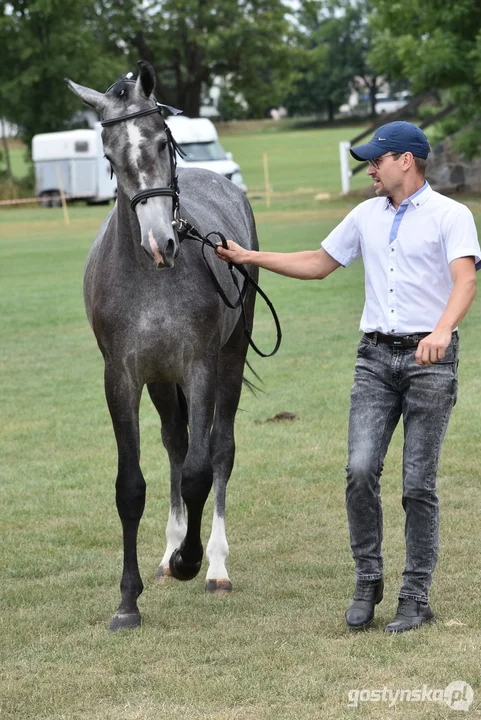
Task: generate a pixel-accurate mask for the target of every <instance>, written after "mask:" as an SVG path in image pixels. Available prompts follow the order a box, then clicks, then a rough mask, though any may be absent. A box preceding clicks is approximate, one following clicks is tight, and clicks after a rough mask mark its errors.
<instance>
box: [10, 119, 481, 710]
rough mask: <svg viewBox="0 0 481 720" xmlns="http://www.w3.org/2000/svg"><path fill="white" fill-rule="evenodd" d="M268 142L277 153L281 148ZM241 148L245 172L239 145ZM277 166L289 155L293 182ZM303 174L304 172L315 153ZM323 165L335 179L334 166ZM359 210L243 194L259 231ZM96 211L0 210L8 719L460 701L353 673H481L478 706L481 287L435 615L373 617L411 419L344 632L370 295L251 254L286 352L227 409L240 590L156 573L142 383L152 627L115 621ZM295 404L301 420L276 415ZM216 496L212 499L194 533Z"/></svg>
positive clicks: (263, 327) (342, 276) (158, 536)
mask: <svg viewBox="0 0 481 720" xmlns="http://www.w3.org/2000/svg"><path fill="white" fill-rule="evenodd" d="M309 132H310V131H309ZM277 137H278V138H279V137H280V138H281V140H282V134H278V135H277ZM238 139H239V138H236V141H237V140H238ZM315 142H316V143H317V139H315ZM320 144H321V143H320ZM226 145H227V143H226ZM261 145H262V143H261V141H260V140H259V146H258V147H259V152H262V149H261ZM228 149H230V148H228ZM250 150H251V148H250V146H249V152H250ZM234 152H235V155H237V150H234ZM306 152H307V153H308V150H306ZM331 154H333V153H331ZM240 155H241V147H239V156H240ZM272 156H273V157H274V156H275V157H278V158H280V159H281V158H282V153H281V152H280V150H279V149H278V148H277V146H276V147H274V146H273V152H272ZM255 157H257V151H256V152H254V151H252V158H253V160H252V162H253V163H254V158H255ZM240 161H241V162H242V163H243V165H244V166H245V167H246V168H249V160H248V157H247V152H246V155H245V158H242V160H240ZM279 162H281V160H280V161H279ZM332 163H333V165H334V161H333V160H332ZM248 172H250V170H249V171H248ZM287 172H288V170H287V168H285V167H284V168H283V170H282V172H281V173H280V178H281V179H282V181H283V182H285V183H286V185H287V182H288V180H287ZM309 172H310V173H311V175H310V177H311V178H312V177H313V175H314V173H315V165H314V163H313V167H312V168H311V170H310V171H309ZM319 176H320V178H321V179H320V181H319V187H320V188H322V187H323V186H324V187H326V188H327V186H328V183H329V182H331V178H326V177H325V176H324V174H323V173H321V172H320V173H319ZM253 177H254V176H253ZM252 182H254V180H252ZM306 182H307V181H306ZM309 182H311V181H309ZM306 186H307V185H306ZM351 206H352V205H351V204H350V202H349V201H347V200H340V199H336V200H331V201H326V202H324V203H323V204H319V203H317V202H316V201H314V200H313V198H312V196H301V197H299V198H297V199H296V201H295V202H291V201H289V202H288V203H286V204H283V203H282V202H281V200H280V199H279V200H276V201H275V203H274V205H273V207H272V208H271V209H270V210H266V208H265V207H264V204H263V203H262V201H260V200H259V201H254V208H255V210H256V216H257V225H258V232H259V237H260V241H261V244H262V246H263V248H265V249H277V250H286V251H288V250H297V249H305V248H315V247H318V245H319V242H320V240H321V239H322V238H323V237H324V236H325V235H326V234H327V233H328V232H329V230H330V229H331V228H332V227H333V226H334V225H335V224H336V223H337V222H339V220H340V219H341V218H342V217H343V216H344V215H345V213H346V212H347V211H348V210H349V208H350V207H351ZM470 207H471V208H472V209H473V212H475V215H476V218H477V221H478V224H479V225H481V204H480V203H479V201H477V200H476V199H473V200H471V201H470ZM105 212H106V209H105V208H86V207H81V206H78V207H74V208H72V209H71V221H72V222H71V225H70V226H69V227H66V226H64V224H63V220H62V214H61V211H60V210H56V209H48V210H40V209H38V210H8V211H0V338H1V344H0V397H1V402H2V413H1V416H0V434H1V451H2V463H1V465H0V476H1V482H0V506H1V508H2V523H1V531H2V554H1V576H0V577H1V584H0V588H1V590H0V595H1V607H2V612H1V615H0V628H1V633H0V653H1V654H0V681H1V682H0V720H4V719H8V720H118V719H122V720H123V719H125V720H158V719H159V718H162V719H165V720H170V719H172V720H176V719H177V718H185V719H189V720H201V719H202V720H234V719H235V720H237V719H240V720H277V719H279V720H297V719H298V718H307V719H309V720H311V719H312V720H317V719H318V718H319V719H324V718H326V719H328V720H331V719H332V720H338V719H344V718H346V719H348V718H358V717H359V718H388V719H389V718H398V717H402V718H418V717H428V718H451V717H456V716H457V713H456V712H455V711H453V710H451V709H450V708H449V707H448V706H447V705H446V704H443V703H436V702H423V703H420V702H417V703H414V702H412V703H406V702H399V703H398V704H397V705H395V706H393V707H391V708H389V707H388V703H386V702H361V703H360V704H359V707H357V708H350V707H349V706H348V700H349V697H348V693H349V691H350V690H355V689H383V688H387V689H390V690H396V689H415V688H422V687H423V685H427V686H429V688H436V689H438V688H444V687H446V686H447V685H448V684H449V683H451V682H452V681H455V680H463V681H465V682H467V683H469V684H470V685H471V686H472V688H473V690H474V702H473V705H472V707H471V710H470V712H469V715H470V716H472V717H481V680H480V677H481V659H480V652H479V650H480V642H481V608H480V601H479V588H480V585H481V572H480V563H479V562H478V559H477V558H478V554H479V552H478V551H479V508H480V507H481V483H480V470H479V427H480V421H481V408H480V403H479V397H480V392H481V380H480V373H479V327H480V321H481V299H480V297H478V298H477V300H476V301H475V305H474V307H473V309H472V311H471V313H470V315H469V316H468V318H467V319H466V320H465V322H464V323H463V326H462V333H461V364H460V392H459V400H458V404H457V406H456V409H455V412H454V414H453V418H452V421H451V425H450V428H449V432H448V436H447V439H446V442H445V446H444V453H443V459H442V464H441V468H440V473H439V488H440V495H441V504H442V530H441V537H442V540H441V556H440V562H439V566H438V569H437V571H436V575H435V582H434V586H433V592H432V603H433V606H434V608H435V610H436V612H437V614H438V616H439V622H438V624H437V625H436V626H434V627H432V628H425V629H422V630H420V631H419V632H417V633H411V634H408V635H406V636H399V637H387V636H385V635H384V634H383V632H382V628H383V626H384V624H385V623H386V622H388V621H389V620H391V619H392V616H393V613H394V611H395V607H396V595H397V590H398V587H399V583H400V573H401V570H402V567H403V556H404V545H403V511H402V507H401V503H400V488H401V453H402V434H401V431H400V430H399V429H398V431H397V432H396V434H395V438H394V440H393V444H392V446H391V449H390V452H389V454H388V458H387V462H386V467H385V471H384V475H383V481H382V485H383V503H384V513H385V542H384V552H385V564H386V591H385V599H384V601H383V603H382V604H381V605H380V606H379V608H378V611H377V617H376V621H375V624H374V626H373V629H372V630H370V631H369V632H366V633H363V634H358V635H356V634H350V633H348V632H347V630H346V629H345V625H344V610H345V607H346V604H347V602H348V600H349V598H350V596H351V593H352V589H353V565H352V561H351V557H350V551H349V546H348V535H347V527H346V520H345V511H344V483H345V479H344V464H345V459H346V457H345V456H346V431H347V412H348V402H349V389H350V386H351V382H352V367H353V362H354V356H355V348H356V343H357V341H358V338H359V333H358V324H359V316H360V311H361V306H362V297H363V287H362V285H363V273H362V266H361V265H360V264H359V263H358V264H355V265H354V266H352V267H350V268H348V269H346V270H339V271H338V272H336V273H334V275H333V276H331V277H330V278H328V279H327V280H326V281H325V282H323V283H322V284H321V283H303V282H300V281H294V280H289V279H286V278H281V277H278V276H274V275H270V274H268V273H262V274H261V285H262V287H263V288H264V289H265V291H266V292H267V293H268V294H269V296H270V297H271V299H272V301H273V302H274V304H275V306H276V309H277V310H278V313H279V316H280V319H281V322H282V328H283V334H284V340H283V344H282V347H281V350H280V352H279V354H278V355H277V356H276V357H275V358H272V359H269V360H260V359H258V358H257V357H256V356H251V361H252V363H253V365H254V367H255V369H256V370H257V372H259V373H260V375H261V376H262V377H263V380H264V386H263V387H264V392H263V393H262V394H261V395H259V396H258V397H257V398H255V397H253V396H252V395H251V394H249V393H248V392H245V393H244V394H243V396H242V399H241V408H240V411H239V413H238V416H237V422H236V436H237V446H238V451H237V458H236V466H235V469H234V473H233V476H232V479H231V483H230V485H229V490H228V516H227V527H228V538H229V542H230V551H231V555H230V559H229V563H228V567H229V571H230V574H231V578H232V580H233V584H234V590H233V593H232V595H231V596H230V597H224V598H217V597H210V596H206V595H205V594H204V591H203V575H202V572H201V575H200V576H199V577H198V578H197V579H195V580H194V581H192V582H191V583H184V584H181V583H175V582H171V583H168V584H166V585H162V586H161V585H159V584H157V583H156V582H155V580H154V573H155V570H156V567H157V564H158V562H159V560H160V557H161V555H162V553H163V549H164V541H163V532H164V526H165V521H166V518H167V512H168V485H167V476H168V473H167V461H166V457H165V452H164V451H163V449H162V447H161V443H160V440H159V437H158V435H159V432H158V420H157V416H156V413H155V411H154V410H153V408H152V407H151V406H150V404H149V402H148V401H147V398H146V397H144V399H143V405H142V421H141V432H142V451H143V455H142V467H143V471H144V474H145V477H146V480H147V484H148V491H147V506H146V511H145V514H144V518H143V520H142V524H141V531H140V538H139V557H140V568H141V573H142V576H143V580H144V584H145V590H144V593H143V595H142V596H141V598H140V601H139V606H140V609H141V612H142V615H143V621H144V624H143V628H142V630H140V631H138V632H132V633H119V634H115V635H112V634H109V633H108V629H107V628H108V623H109V620H110V615H111V613H112V612H113V610H114V609H115V607H116V606H117V604H118V599H119V591H118V584H119V580H120V569H121V533H120V523H119V521H118V517H117V513H116V509H115V501H114V487H113V484H114V480H115V472H116V452H115V445H114V439H113V433H112V430H111V425H110V419H109V416H108V412H107V409H106V405H105V401H104V397H103V388H102V360H101V356H100V353H99V352H98V349H97V347H96V344H95V341H94V338H93V336H92V334H91V331H90V329H89V327H88V324H87V321H86V319H85V316H84V310H83V301H82V290H81V286H82V269H83V264H84V260H85V257H86V254H87V252H88V248H89V246H90V244H91V241H92V239H93V237H94V236H95V233H96V231H97V228H98V226H99V224H100V222H101V219H102V217H103V216H104V214H105ZM255 339H256V342H257V343H258V344H260V345H261V346H262V347H269V346H270V345H271V344H272V343H273V341H274V333H273V328H272V322H271V320H270V316H269V314H268V312H267V310H266V309H265V307H264V306H263V304H262V303H259V305H258V312H257V318H256V326H255ZM285 410H287V411H291V412H295V413H297V415H298V419H297V420H296V421H294V422H289V423H274V422H263V421H265V420H266V419H267V418H270V417H272V416H273V415H275V414H276V413H278V412H280V411H285ZM258 420H260V421H261V423H257V422H256V421H258ZM211 512H212V504H211V502H209V505H208V508H207V510H206V522H205V524H204V530H203V536H204V539H205V540H207V537H208V532H209V520H210V515H211ZM204 569H205V568H204Z"/></svg>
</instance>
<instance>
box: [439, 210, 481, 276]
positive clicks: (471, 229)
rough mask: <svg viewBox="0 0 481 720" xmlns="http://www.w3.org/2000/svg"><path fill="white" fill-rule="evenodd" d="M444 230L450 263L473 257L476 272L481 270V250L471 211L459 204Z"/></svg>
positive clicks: (449, 217) (447, 219)
mask: <svg viewBox="0 0 481 720" xmlns="http://www.w3.org/2000/svg"><path fill="white" fill-rule="evenodd" d="M443 230H444V232H443V236H444V242H445V245H446V255H447V259H448V262H449V263H452V261H453V260H457V259H458V258H461V257H470V256H472V257H474V262H475V263H476V270H481V249H480V247H479V240H478V232H477V230H476V225H475V223H474V218H473V214H472V212H471V210H470V209H469V208H467V207H466V205H462V204H461V203H457V207H456V211H455V212H453V211H452V210H451V212H450V213H449V215H448V216H447V217H446V219H445V223H444V228H443Z"/></svg>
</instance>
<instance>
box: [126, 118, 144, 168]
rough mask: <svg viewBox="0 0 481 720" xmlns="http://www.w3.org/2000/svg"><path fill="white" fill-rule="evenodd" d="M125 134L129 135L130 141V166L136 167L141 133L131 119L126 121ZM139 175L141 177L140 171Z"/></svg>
mask: <svg viewBox="0 0 481 720" xmlns="http://www.w3.org/2000/svg"><path fill="white" fill-rule="evenodd" d="M127 134H128V136H129V143H130V162H131V163H132V166H133V167H135V168H136V167H138V161H139V158H140V141H141V140H142V133H141V131H140V128H138V127H137V125H135V123H134V121H133V120H128V121H127ZM139 175H140V177H141V176H142V172H140V173H139ZM141 182H142V177H141Z"/></svg>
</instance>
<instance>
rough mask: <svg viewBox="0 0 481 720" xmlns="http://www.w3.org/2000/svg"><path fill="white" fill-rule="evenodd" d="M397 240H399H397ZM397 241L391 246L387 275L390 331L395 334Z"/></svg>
mask: <svg viewBox="0 0 481 720" xmlns="http://www.w3.org/2000/svg"><path fill="white" fill-rule="evenodd" d="M396 240H397V238H396ZM396 240H394V241H393V242H392V243H391V245H390V246H389V256H388V275H387V286H388V298H387V305H388V323H389V331H390V332H391V333H395V332H396V329H397V303H396V264H397V263H396V260H397V258H396V255H397V253H396V245H395V243H396Z"/></svg>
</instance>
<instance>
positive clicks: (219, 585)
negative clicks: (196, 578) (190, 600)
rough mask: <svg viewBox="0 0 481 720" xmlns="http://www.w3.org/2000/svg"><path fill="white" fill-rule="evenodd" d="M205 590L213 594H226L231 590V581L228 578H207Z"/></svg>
mask: <svg viewBox="0 0 481 720" xmlns="http://www.w3.org/2000/svg"><path fill="white" fill-rule="evenodd" d="M205 591H206V592H208V593H212V594H213V595H228V594H229V593H231V592H232V583H231V581H230V580H229V578H226V579H223V580H215V579H208V580H206V581H205Z"/></svg>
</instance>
